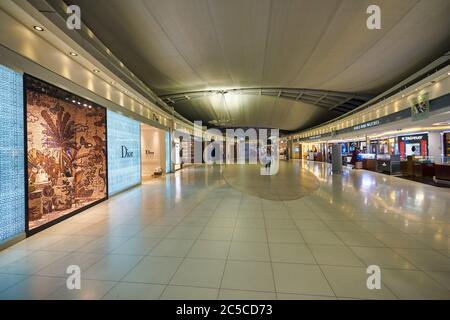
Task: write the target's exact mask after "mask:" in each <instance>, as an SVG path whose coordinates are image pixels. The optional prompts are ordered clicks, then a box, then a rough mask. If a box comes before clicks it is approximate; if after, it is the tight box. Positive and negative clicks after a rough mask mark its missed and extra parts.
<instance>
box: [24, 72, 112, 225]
mask: <svg viewBox="0 0 450 320" xmlns="http://www.w3.org/2000/svg"><path fill="white" fill-rule="evenodd" d="M25 84H26V99H27V109H26V112H27V115H26V116H27V152H28V153H27V159H28V161H27V162H28V228H29V230H32V229H35V228H36V227H39V226H42V225H44V224H47V223H49V222H52V221H54V220H55V219H60V218H62V217H64V216H66V215H68V214H70V213H73V212H74V211H78V210H80V209H82V208H83V207H85V206H87V205H89V204H93V203H95V202H97V201H99V200H102V199H104V198H105V197H106V196H107V173H106V166H107V164H106V162H107V158H106V109H104V108H103V107H101V106H98V105H95V104H93V103H92V102H89V101H87V100H84V99H82V98H80V97H77V96H75V95H73V94H71V93H68V92H66V91H64V90H62V89H59V88H56V87H54V86H52V85H50V84H47V83H45V82H42V81H40V80H37V79H35V78H33V77H30V76H26V77H25Z"/></svg>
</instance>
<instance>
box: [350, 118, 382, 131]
mask: <svg viewBox="0 0 450 320" xmlns="http://www.w3.org/2000/svg"><path fill="white" fill-rule="evenodd" d="M380 124H381V121H380V120H374V121H370V122H365V123H361V124H358V125H357V126H354V127H353V131H358V130H364V129H368V128H372V127H376V126H379V125H380Z"/></svg>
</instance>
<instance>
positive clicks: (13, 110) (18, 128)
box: [0, 65, 25, 244]
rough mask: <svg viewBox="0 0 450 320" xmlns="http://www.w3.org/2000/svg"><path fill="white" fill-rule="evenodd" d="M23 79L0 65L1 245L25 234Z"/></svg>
mask: <svg viewBox="0 0 450 320" xmlns="http://www.w3.org/2000/svg"><path fill="white" fill-rule="evenodd" d="M23 112H24V108H23V76H22V74H19V73H17V72H14V71H13V70H10V69H8V68H6V67H3V66H1V65H0V244H2V243H3V242H5V241H8V240H10V239H12V238H14V237H16V236H18V235H19V234H21V233H23V232H24V231H25V183H24V182H25V180H24V179H25V177H24V174H25V166H24V118H23V117H24V114H23Z"/></svg>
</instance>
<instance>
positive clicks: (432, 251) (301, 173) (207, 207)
mask: <svg viewBox="0 0 450 320" xmlns="http://www.w3.org/2000/svg"><path fill="white" fill-rule="evenodd" d="M246 170H247V169H246V167H244V168H237V167H233V168H232V167H228V168H226V167H220V166H214V167H205V166H195V167H194V166H193V167H188V168H185V169H183V170H182V171H179V172H177V173H176V174H174V175H168V176H167V177H164V178H162V179H156V180H154V181H150V182H147V183H146V184H144V185H142V186H140V187H137V188H134V189H132V190H130V191H127V192H124V193H122V194H119V195H117V196H115V197H113V198H111V199H110V200H109V201H107V202H104V203H103V204H101V205H99V206H96V207H95V208H92V209H90V210H88V211H86V212H84V213H82V214H80V215H77V216H75V217H73V218H71V219H69V220H66V221H64V222H62V223H60V224H58V225H56V226H54V227H52V228H49V229H47V230H45V231H43V232H41V233H39V234H37V235H35V236H33V237H30V238H28V239H26V240H25V241H22V242H20V243H18V244H16V245H14V246H13V247H10V248H8V249H6V250H4V251H2V252H0V299H450V238H449V235H450V191H449V190H448V189H439V188H437V187H432V186H427V185H422V184H419V183H416V182H411V181H408V180H403V179H399V178H395V177H389V176H386V175H380V174H376V173H372V172H367V171H345V172H344V173H343V175H342V176H333V175H331V174H330V167H329V166H328V165H327V164H320V163H312V162H311V163H306V162H305V163H301V162H299V161H292V162H289V163H286V162H282V163H281V167H280V173H279V174H278V176H276V177H273V176H272V177H271V176H265V177H259V176H254V174H256V175H259V172H258V171H257V170H255V169H254V168H252V167H248V172H246ZM236 172H240V174H236ZM249 172H254V174H252V173H249ZM311 173H312V174H314V176H315V177H313V176H312V174H311ZM224 177H225V178H224ZM249 179H251V180H252V181H249ZM255 182H257V183H255ZM264 183H267V185H271V188H272V190H275V189H277V188H281V189H283V188H284V190H286V191H284V192H278V193H277V194H278V196H277V197H276V198H275V200H268V199H267V197H266V195H267V192H265V191H264V190H263V188H261V187H263V186H262V185H261V184H264ZM283 186H288V187H287V188H285V187H283ZM285 193H287V195H285ZM294 194H295V195H294ZM286 199H293V200H286ZM69 265H78V266H79V267H80V268H81V278H82V281H81V290H68V289H67V286H66V278H67V274H66V269H67V267H68V266H69ZM369 265H377V266H379V267H380V268H381V289H380V290H377V289H374V290H369V289H368V288H367V284H366V283H367V278H368V277H369V275H368V274H367V273H366V268H367V266H369Z"/></svg>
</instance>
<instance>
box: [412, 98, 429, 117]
mask: <svg viewBox="0 0 450 320" xmlns="http://www.w3.org/2000/svg"><path fill="white" fill-rule="evenodd" d="M410 101H411V102H410V103H411V118H412V120H413V121H418V120H422V119H427V118H428V117H429V116H430V101H429V98H428V93H425V94H421V95H419V96H417V97H413V98H411V100H410Z"/></svg>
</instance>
